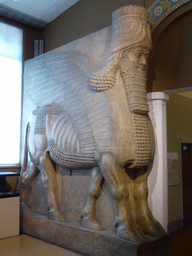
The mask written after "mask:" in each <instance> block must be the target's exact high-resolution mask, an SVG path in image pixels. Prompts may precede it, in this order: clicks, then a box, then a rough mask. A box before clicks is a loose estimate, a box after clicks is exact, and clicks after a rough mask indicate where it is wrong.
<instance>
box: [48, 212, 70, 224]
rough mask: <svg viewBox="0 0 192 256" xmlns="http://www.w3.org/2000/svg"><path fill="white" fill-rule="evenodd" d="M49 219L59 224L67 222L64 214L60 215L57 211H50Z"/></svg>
mask: <svg viewBox="0 0 192 256" xmlns="http://www.w3.org/2000/svg"><path fill="white" fill-rule="evenodd" d="M48 217H49V219H50V220H55V221H58V222H65V221H66V218H65V216H64V215H63V214H61V213H59V212H58V211H56V210H49V211H48Z"/></svg>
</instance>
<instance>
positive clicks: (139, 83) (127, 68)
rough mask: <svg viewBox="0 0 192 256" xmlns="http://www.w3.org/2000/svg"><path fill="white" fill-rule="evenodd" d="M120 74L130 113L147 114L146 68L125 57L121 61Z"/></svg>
mask: <svg viewBox="0 0 192 256" xmlns="http://www.w3.org/2000/svg"><path fill="white" fill-rule="evenodd" d="M120 73H121V76H122V79H123V82H124V87H125V91H126V97H127V101H128V105H129V109H130V112H132V113H135V114H147V113H148V112H149V107H148V103H147V92H146V80H147V69H146V67H144V66H142V65H138V64H136V63H133V62H131V61H130V60H129V58H127V57H125V58H122V61H121V66H120Z"/></svg>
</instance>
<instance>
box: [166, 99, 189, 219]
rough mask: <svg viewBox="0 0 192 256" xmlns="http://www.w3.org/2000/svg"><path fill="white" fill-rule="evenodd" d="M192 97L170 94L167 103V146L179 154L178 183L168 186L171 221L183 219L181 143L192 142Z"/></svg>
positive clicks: (169, 149)
mask: <svg viewBox="0 0 192 256" xmlns="http://www.w3.org/2000/svg"><path fill="white" fill-rule="evenodd" d="M191 113H192V99H189V98H186V97H183V96H180V95H177V94H170V99H169V101H168V103H167V146H168V153H177V154H178V162H177V166H178V174H179V182H178V185H175V186H169V188H168V218H169V223H174V222H177V221H178V220H182V215H183V210H182V208H183V199H182V161H181V143H192V118H191Z"/></svg>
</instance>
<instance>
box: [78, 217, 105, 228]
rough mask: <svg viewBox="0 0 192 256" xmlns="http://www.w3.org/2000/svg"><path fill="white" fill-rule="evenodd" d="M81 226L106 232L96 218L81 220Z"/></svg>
mask: <svg viewBox="0 0 192 256" xmlns="http://www.w3.org/2000/svg"><path fill="white" fill-rule="evenodd" d="M80 224H81V226H82V227H83V228H85V229H89V230H95V231H101V230H104V228H103V227H102V226H101V225H100V224H99V222H98V221H97V220H96V219H95V218H90V217H89V218H87V217H86V218H83V217H82V218H81V220H80Z"/></svg>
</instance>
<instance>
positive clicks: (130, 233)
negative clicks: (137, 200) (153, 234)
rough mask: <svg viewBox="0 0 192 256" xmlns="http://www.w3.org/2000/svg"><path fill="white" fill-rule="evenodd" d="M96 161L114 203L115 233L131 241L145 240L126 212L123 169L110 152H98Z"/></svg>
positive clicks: (126, 201)
mask: <svg viewBox="0 0 192 256" xmlns="http://www.w3.org/2000/svg"><path fill="white" fill-rule="evenodd" d="M98 163H99V166H100V168H101V171H102V174H103V177H104V179H105V181H106V185H107V188H108V190H109V193H110V194H111V196H112V198H113V199H114V202H115V205H116V218H115V226H116V234H117V236H118V237H120V238H123V239H126V240H130V241H133V242H143V241H145V236H143V234H142V231H141V232H140V230H139V227H138V226H137V225H136V224H134V220H133V218H132V216H131V214H130V213H128V212H127V210H126V209H127V208H129V207H128V205H127V203H128V200H126V192H125V184H124V169H121V168H120V167H118V166H117V164H116V163H115V160H114V157H113V155H112V154H111V153H103V154H98Z"/></svg>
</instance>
